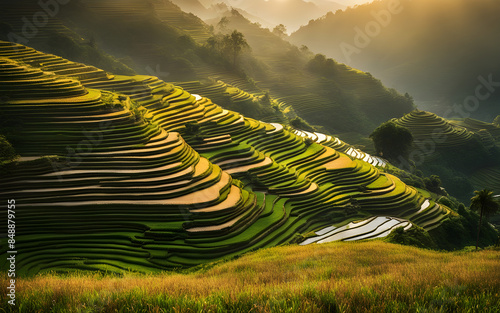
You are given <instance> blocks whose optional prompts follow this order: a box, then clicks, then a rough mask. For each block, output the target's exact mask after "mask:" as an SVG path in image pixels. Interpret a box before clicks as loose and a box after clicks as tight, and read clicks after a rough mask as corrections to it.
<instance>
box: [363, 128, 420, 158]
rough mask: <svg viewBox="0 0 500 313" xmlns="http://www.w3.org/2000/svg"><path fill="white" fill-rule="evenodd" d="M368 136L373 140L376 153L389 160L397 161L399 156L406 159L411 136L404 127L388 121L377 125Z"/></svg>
mask: <svg viewBox="0 0 500 313" xmlns="http://www.w3.org/2000/svg"><path fill="white" fill-rule="evenodd" d="M370 138H371V139H372V140H373V143H374V145H375V149H376V150H377V153H378V154H380V155H382V156H384V157H385V158H386V159H388V160H389V161H395V163H398V162H399V161H400V158H403V159H405V160H407V159H408V155H409V153H410V149H411V146H412V144H413V136H412V134H411V132H410V131H409V130H408V129H407V128H406V127H403V126H399V125H397V124H396V123H395V122H393V121H388V122H385V123H383V124H382V125H380V126H379V127H377V128H376V129H375V130H374V131H373V133H372V134H371V135H370Z"/></svg>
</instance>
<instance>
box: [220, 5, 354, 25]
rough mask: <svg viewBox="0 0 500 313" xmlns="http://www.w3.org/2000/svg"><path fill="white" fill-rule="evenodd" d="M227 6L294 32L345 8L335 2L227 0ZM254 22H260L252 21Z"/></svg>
mask: <svg viewBox="0 0 500 313" xmlns="http://www.w3.org/2000/svg"><path fill="white" fill-rule="evenodd" d="M224 2H225V3H226V4H227V5H229V6H231V7H234V8H237V9H243V10H244V11H246V12H248V13H250V14H252V15H254V16H256V17H259V18H260V19H262V20H265V21H268V22H270V23H272V24H274V25H278V24H283V25H285V26H286V27H287V28H288V30H289V31H294V30H296V29H298V28H299V27H300V26H302V25H306V24H307V23H308V22H309V20H311V19H315V18H319V17H320V16H322V15H324V14H325V13H326V12H328V11H334V12H335V11H336V10H339V9H343V8H345V6H343V5H340V4H338V3H336V2H333V1H319V0H318V1H304V0H267V1H266V0H225V1H224ZM252 22H258V21H254V20H252Z"/></svg>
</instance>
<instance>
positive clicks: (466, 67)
mask: <svg viewBox="0 0 500 313" xmlns="http://www.w3.org/2000/svg"><path fill="white" fill-rule="evenodd" d="M390 3H391V1H390V0H383V1H374V2H373V3H371V4H365V5H360V6H357V7H354V8H349V9H347V10H345V11H342V12H336V13H328V14H326V15H325V16H323V17H322V18H319V19H316V20H315V21H311V22H309V24H308V25H307V26H304V27H302V28H301V29H299V30H298V31H297V32H295V33H294V34H292V35H291V37H290V40H291V42H293V43H295V44H297V45H301V44H304V45H307V46H308V47H309V48H310V49H311V50H313V51H317V52H319V53H324V54H326V55H327V56H328V57H332V58H334V59H336V60H337V61H339V62H344V63H346V64H348V65H349V66H352V67H354V68H359V69H361V70H363V71H367V72H370V73H372V74H373V75H374V76H376V77H378V78H380V79H381V80H382V81H383V82H384V83H385V84H387V85H388V86H391V87H394V88H396V89H397V90H400V91H402V92H409V93H410V94H411V95H412V96H413V97H414V98H415V101H416V103H417V104H418V106H419V108H420V109H423V110H427V111H432V112H434V113H436V114H439V115H447V117H457V118H466V117H472V118H476V119H480V120H484V121H488V122H491V121H492V120H493V118H494V117H495V116H497V115H498V114H500V109H499V107H498V105H497V103H498V101H499V99H500V98H499V93H498V92H491V91H492V90H491V89H489V90H488V91H489V92H491V93H488V94H487V96H480V98H481V101H480V103H479V105H473V106H472V108H471V106H470V105H468V103H467V101H468V98H467V97H469V96H473V95H477V91H476V90H477V89H476V88H477V87H478V86H479V85H482V84H483V81H484V80H486V81H487V80H488V79H492V80H493V81H495V82H496V81H498V77H500V62H499V61H498V58H497V55H498V54H499V53H500V45H499V44H498V42H497V41H495V40H491V38H496V31H497V30H498V29H499V28H500V24H499V20H498V18H497V17H498V15H499V13H500V3H499V2H498V1H494V0H479V1H468V0H440V1H433V0H419V1H411V0H402V1H400V2H399V3H400V4H399V6H396V7H394V8H392V7H391V10H392V13H390V12H389V5H390ZM384 12H385V13H384ZM367 27H368V28H369V29H368V30H367ZM370 27H371V28H370ZM367 34H369V35H367ZM495 88H496V87H495ZM483 94H484V92H483ZM453 104H457V105H458V106H459V108H462V109H463V108H464V107H466V108H471V109H464V110H462V111H458V110H456V108H455V110H454V111H453V112H449V111H448V108H450V107H451V106H452V105H453ZM447 111H448V113H446V112H447ZM461 112H465V113H461Z"/></svg>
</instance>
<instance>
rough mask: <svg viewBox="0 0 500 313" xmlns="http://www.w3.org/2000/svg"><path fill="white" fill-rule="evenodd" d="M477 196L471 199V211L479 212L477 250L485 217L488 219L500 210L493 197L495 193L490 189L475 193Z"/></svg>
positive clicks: (499, 205)
mask: <svg viewBox="0 0 500 313" xmlns="http://www.w3.org/2000/svg"><path fill="white" fill-rule="evenodd" d="M474 193H475V194H476V195H475V196H474V197H472V198H471V199H470V201H471V205H470V208H471V210H474V211H479V227H478V230H477V240H476V250H477V246H478V245H479V233H480V232H481V224H482V221H483V216H486V217H488V216H489V215H490V214H493V213H495V212H497V211H498V209H499V208H500V204H499V203H498V202H497V201H496V200H495V198H494V197H493V192H492V191H490V190H488V189H483V190H480V191H478V190H476V191H474Z"/></svg>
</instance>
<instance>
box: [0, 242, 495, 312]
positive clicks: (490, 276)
mask: <svg viewBox="0 0 500 313" xmlns="http://www.w3.org/2000/svg"><path fill="white" fill-rule="evenodd" d="M499 264H500V251H498V250H483V251H479V252H463V251H462V252H454V253H450V252H446V253H445V252H436V251H430V250H422V249H418V248H413V247H407V246H400V245H395V244H389V243H386V242H383V241H370V242H358V243H338V242H337V243H329V244H322V245H310V246H307V247H299V246H282V247H276V248H271V249H264V250H260V251H257V252H253V253H249V254H246V255H244V256H243V257H241V258H239V259H236V260H232V261H229V262H225V263H220V262H219V263H218V264H215V265H213V264H212V265H209V266H208V267H206V268H205V269H198V270H196V271H191V272H185V273H174V272H169V273H164V274H157V275H147V276H137V275H133V274H125V276H124V277H113V276H106V275H104V276H102V275H97V274H96V275H92V274H88V273H87V274H80V275H79V274H74V275H72V276H66V277H61V276H56V275H43V276H36V277H33V278H21V279H18V280H17V308H18V309H19V310H20V312H499V309H498V308H499V305H500V293H499V290H500V266H499ZM0 281H1V285H2V288H3V289H4V290H5V288H6V285H7V278H6V276H5V275H3V276H2V278H1V280H0ZM0 297H1V303H2V306H3V308H4V310H5V311H6V312H11V311H10V308H9V307H8V304H7V299H6V295H5V293H2V295H1V296H0ZM12 312H13V311H12Z"/></svg>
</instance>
